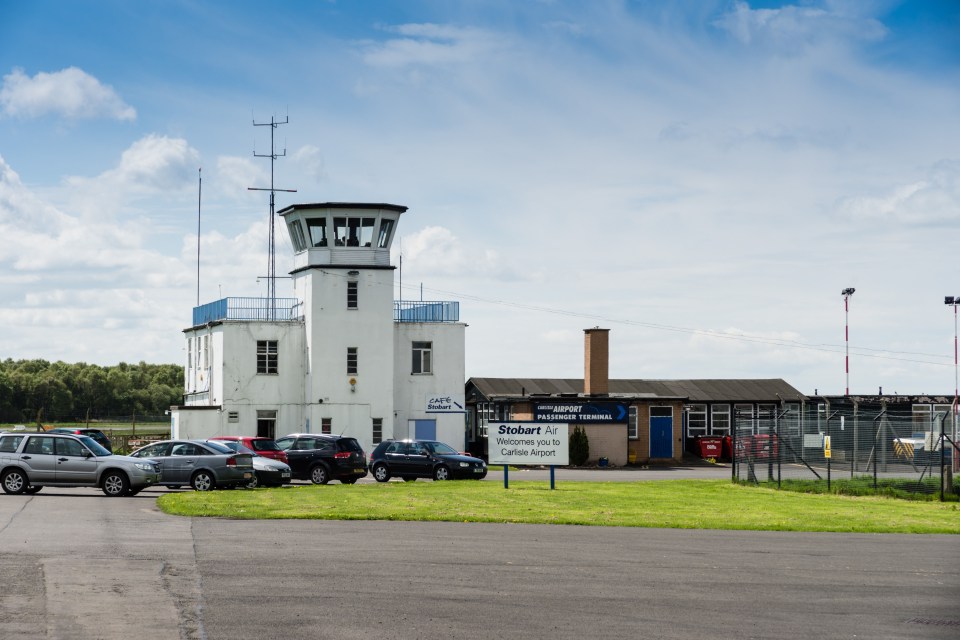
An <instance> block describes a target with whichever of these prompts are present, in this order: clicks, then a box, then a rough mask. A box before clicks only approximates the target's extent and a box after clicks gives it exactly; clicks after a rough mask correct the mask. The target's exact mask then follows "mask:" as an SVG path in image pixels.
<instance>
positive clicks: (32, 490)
mask: <svg viewBox="0 0 960 640" xmlns="http://www.w3.org/2000/svg"><path fill="white" fill-rule="evenodd" d="M40 489H43V487H38V486H36V485H32V486H29V487H27V488H26V489H24V490H23V492H24V493H30V494H33V493H37V492H38V491H40Z"/></svg>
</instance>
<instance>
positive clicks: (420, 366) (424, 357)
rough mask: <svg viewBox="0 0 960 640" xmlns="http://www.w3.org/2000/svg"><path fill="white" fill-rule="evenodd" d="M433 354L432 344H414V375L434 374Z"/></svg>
mask: <svg viewBox="0 0 960 640" xmlns="http://www.w3.org/2000/svg"><path fill="white" fill-rule="evenodd" d="M432 353H433V343H432V342H414V343H413V369H412V373H433V365H432V363H431V356H432Z"/></svg>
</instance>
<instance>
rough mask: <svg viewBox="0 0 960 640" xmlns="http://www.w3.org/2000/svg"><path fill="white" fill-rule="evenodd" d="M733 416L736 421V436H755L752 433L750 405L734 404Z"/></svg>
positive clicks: (751, 406) (751, 409) (751, 410)
mask: <svg viewBox="0 0 960 640" xmlns="http://www.w3.org/2000/svg"><path fill="white" fill-rule="evenodd" d="M733 411H734V415H735V416H736V420H737V425H736V426H737V435H738V437H739V434H741V433H745V434H750V435H756V431H754V424H753V405H752V404H736V405H734V406H733Z"/></svg>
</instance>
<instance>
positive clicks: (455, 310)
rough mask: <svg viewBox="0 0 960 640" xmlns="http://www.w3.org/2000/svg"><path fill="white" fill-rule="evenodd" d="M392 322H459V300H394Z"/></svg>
mask: <svg viewBox="0 0 960 640" xmlns="http://www.w3.org/2000/svg"><path fill="white" fill-rule="evenodd" d="M393 321H394V322H459V321H460V303H459V302H428V301H423V300H417V301H415V300H395V301H394V303H393Z"/></svg>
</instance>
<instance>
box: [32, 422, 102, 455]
mask: <svg viewBox="0 0 960 640" xmlns="http://www.w3.org/2000/svg"><path fill="white" fill-rule="evenodd" d="M47 433H69V434H72V435H75V436H90V437H91V438H93V439H94V440H96V441H97V444H99V445H100V446H101V447H103V448H104V449H106V450H107V451H110V452H111V453H112V452H113V447H112V446H111V445H110V438H108V437H107V434H105V433H104V432H103V431H100V429H88V428H86V427H76V428H73V427H57V428H56V429H47Z"/></svg>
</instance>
